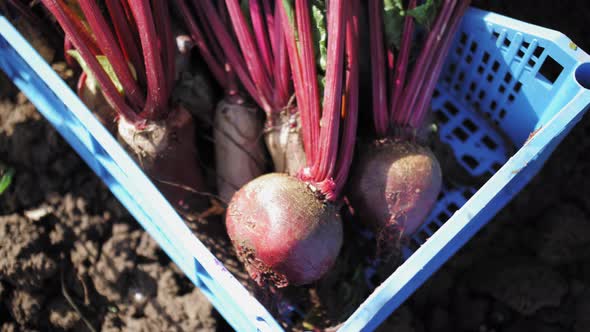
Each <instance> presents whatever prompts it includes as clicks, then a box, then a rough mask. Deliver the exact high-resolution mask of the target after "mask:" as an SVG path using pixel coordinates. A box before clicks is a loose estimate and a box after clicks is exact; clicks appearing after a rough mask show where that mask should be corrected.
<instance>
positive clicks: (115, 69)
mask: <svg viewBox="0 0 590 332" xmlns="http://www.w3.org/2000/svg"><path fill="white" fill-rule="evenodd" d="M76 3H77V6H74V5H73V4H71V2H69V1H68V2H66V1H62V0H43V4H44V5H45V6H46V8H47V9H48V10H49V11H50V12H51V14H52V15H54V16H55V18H56V19H57V21H58V23H59V24H60V26H61V27H62V28H63V30H64V31H65V34H66V38H68V39H69V40H70V41H71V43H72V45H73V47H74V48H75V50H76V54H77V55H78V56H79V58H80V59H81V60H80V63H81V65H82V67H83V68H86V70H87V72H86V75H87V76H86V79H90V78H91V79H92V80H96V82H97V83H98V85H99V86H100V90H101V91H102V94H103V95H104V98H105V99H106V101H107V102H108V104H109V107H111V108H112V109H113V110H114V111H115V112H116V116H114V117H112V118H110V119H104V122H107V123H108V122H116V125H117V128H116V131H117V134H118V137H119V139H120V141H121V142H122V143H123V144H124V145H125V147H126V148H127V149H128V150H129V151H130V152H131V153H132V155H133V156H134V157H135V158H136V160H137V161H138V163H139V164H140V166H141V167H142V168H143V170H144V171H146V173H147V174H148V175H149V176H150V177H152V178H153V179H154V180H155V183H156V185H157V186H158V187H159V189H160V190H161V191H162V193H163V194H164V195H165V196H166V197H167V198H168V199H169V200H170V201H171V203H173V204H174V205H175V206H176V207H178V208H183V209H186V208H189V207H191V208H195V207H196V208H201V206H200V205H201V204H205V201H204V197H202V196H198V195H197V196H198V197H197V196H195V195H194V193H195V192H202V191H203V188H204V183H203V179H202V175H201V172H200V169H199V164H198V154H197V150H196V147H195V132H194V131H195V130H194V123H193V119H192V117H191V116H190V114H189V113H188V112H187V111H186V110H185V109H183V108H182V107H179V106H178V105H173V104H172V103H171V102H170V95H171V92H172V88H173V86H174V73H175V72H174V60H175V59H174V54H175V45H174V38H173V35H172V30H171V29H170V15H169V11H168V7H167V6H166V4H165V2H163V1H151V2H150V1H131V0H129V1H125V0H106V1H105V4H106V11H107V12H108V14H109V15H108V16H105V15H103V12H102V11H101V7H100V6H99V4H98V2H97V1H94V0H80V1H77V2H76Z"/></svg>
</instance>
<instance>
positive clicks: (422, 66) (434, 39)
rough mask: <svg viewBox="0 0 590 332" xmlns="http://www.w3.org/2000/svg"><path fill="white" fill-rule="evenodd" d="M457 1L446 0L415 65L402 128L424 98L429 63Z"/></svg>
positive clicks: (403, 106)
mask: <svg viewBox="0 0 590 332" xmlns="http://www.w3.org/2000/svg"><path fill="white" fill-rule="evenodd" d="M456 2H457V0H445V2H444V4H443V5H442V9H441V10H440V13H439V15H438V17H437V19H436V22H435V24H434V27H433V28H432V31H430V33H429V34H428V37H427V39H426V43H425V45H424V47H423V48H422V51H421V52H420V56H419V57H418V60H417V61H416V64H415V65H414V70H413V72H412V75H411V78H410V83H409V84H408V87H407V89H406V93H405V96H404V101H403V103H402V107H401V109H402V110H408V111H407V113H405V114H404V115H405V116H404V118H403V119H402V121H401V122H400V125H401V126H402V127H406V126H407V125H408V123H409V122H410V119H411V117H412V116H413V115H414V114H415V111H414V107H416V101H417V100H418V98H419V97H420V96H424V94H423V92H422V90H421V87H422V86H423V83H424V81H425V79H426V78H425V76H426V75H427V74H430V73H428V72H427V69H428V63H429V62H430V61H432V59H433V57H434V55H436V52H435V50H436V48H437V47H438V45H439V44H440V41H441V37H442V36H441V34H442V33H443V32H444V31H445V30H444V29H445V27H446V23H447V22H448V20H449V18H450V16H451V14H452V9H453V7H454V6H455V3H456Z"/></svg>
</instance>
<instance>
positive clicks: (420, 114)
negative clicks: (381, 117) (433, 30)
mask: <svg viewBox="0 0 590 332" xmlns="http://www.w3.org/2000/svg"><path fill="white" fill-rule="evenodd" d="M469 3H470V1H469V0H460V3H459V4H458V5H457V9H456V10H455V11H454V13H453V16H452V18H451V19H450V21H449V22H448V23H447V27H448V30H447V32H446V33H444V34H443V41H442V43H441V45H440V47H439V49H438V50H436V55H435V57H434V59H435V61H433V62H432V63H431V64H430V67H429V70H428V72H429V73H432V75H431V76H430V77H429V78H428V80H427V81H426V82H425V83H423V86H424V88H423V89H422V91H423V92H424V98H422V99H421V100H419V103H418V105H417V106H416V115H415V116H414V117H413V118H412V119H411V121H410V125H411V126H412V127H414V128H419V127H420V126H421V125H422V123H423V122H424V117H425V115H426V110H427V109H428V106H429V104H430V101H431V99H432V93H433V92H434V88H435V87H436V83H437V82H438V78H439V76H440V72H441V69H442V66H443V64H444V60H445V58H446V56H447V54H448V52H449V48H450V47H451V42H452V41H453V37H454V35H455V32H456V31H457V29H458V27H459V23H460V22H461V18H462V17H463V14H464V13H465V11H466V10H467V8H468V7H469Z"/></svg>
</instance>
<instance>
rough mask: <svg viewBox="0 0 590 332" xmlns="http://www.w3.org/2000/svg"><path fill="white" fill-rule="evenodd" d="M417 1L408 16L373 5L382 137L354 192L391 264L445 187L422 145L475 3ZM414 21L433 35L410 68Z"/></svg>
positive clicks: (369, 152) (357, 173) (360, 166)
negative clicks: (453, 47) (457, 37)
mask: <svg viewBox="0 0 590 332" xmlns="http://www.w3.org/2000/svg"><path fill="white" fill-rule="evenodd" d="M416 2H417V1H416V0H410V1H409V3H408V7H407V8H406V9H405V10H404V9H403V8H401V7H399V8H398V7H395V8H389V7H388V5H387V3H386V4H385V5H384V3H383V1H382V0H369V3H368V15H369V22H370V23H369V32H370V46H371V47H370V48H371V72H372V88H373V90H372V97H373V105H372V106H373V123H374V129H375V132H376V134H377V137H378V139H377V140H376V141H375V142H373V143H371V144H367V145H365V146H363V147H362V148H361V149H360V150H361V153H360V156H359V157H358V161H357V164H356V165H355V167H354V170H353V172H352V175H351V180H350V187H349V191H348V192H349V196H350V199H351V203H352V205H353V207H354V208H355V210H356V212H357V213H358V215H359V217H360V219H361V220H363V221H365V222H366V223H367V224H369V225H370V226H371V227H373V229H374V230H375V232H376V234H377V249H378V252H377V254H378V257H379V258H382V259H384V260H386V261H390V259H392V258H394V257H399V253H400V251H399V249H400V246H401V244H402V241H403V240H404V239H407V237H408V236H410V235H411V234H413V233H414V232H415V231H416V230H417V229H418V228H419V227H420V226H421V225H422V223H423V222H424V221H425V219H426V217H427V216H428V214H429V213H430V210H431V209H432V207H433V206H434V204H435V203H436V198H437V196H438V194H439V192H440V189H441V182H442V175H441V168H440V165H439V162H438V160H437V159H436V157H435V156H434V154H433V153H432V151H430V149H428V148H427V147H426V145H425V143H426V142H424V139H425V138H427V136H428V135H427V134H428V131H427V130H425V128H426V127H427V125H428V123H426V121H427V119H428V110H429V104H430V100H431V98H432V93H433V92H434V87H435V85H436V82H437V80H438V76H439V75H440V71H441V68H442V64H443V61H444V58H445V56H446V54H447V52H448V49H449V47H450V42H451V41H452V37H453V35H454V32H455V31H456V30H457V28H458V23H459V22H460V19H461V17H462V15H463V13H464V11H465V10H466V8H467V6H468V5H469V1H468V0H460V1H456V0H443V1H440V2H437V1H427V2H424V3H423V4H421V5H420V6H417V5H416ZM439 4H440V6H439ZM437 12H438V13H437ZM404 16H405V17H404ZM416 23H417V24H419V25H423V26H425V27H426V28H427V29H428V30H429V31H428V33H427V35H426V37H425V40H424V44H423V47H422V48H421V49H420V52H419V54H418V55H417V57H416V60H415V62H414V63H410V62H411V61H410V60H411V58H412V57H411V56H410V55H411V52H412V43H413V41H414V39H415V38H416V36H414V34H415V33H414V30H415V25H416ZM409 69H411V70H409Z"/></svg>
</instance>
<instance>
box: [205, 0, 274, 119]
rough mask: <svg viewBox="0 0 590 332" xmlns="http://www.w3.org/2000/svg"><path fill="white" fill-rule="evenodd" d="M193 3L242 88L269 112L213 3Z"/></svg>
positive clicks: (266, 103) (267, 105)
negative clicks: (213, 32)
mask: <svg viewBox="0 0 590 332" xmlns="http://www.w3.org/2000/svg"><path fill="white" fill-rule="evenodd" d="M193 5H194V7H195V8H196V9H197V10H202V11H203V12H204V14H205V16H206V17H207V18H208V20H207V21H206V22H205V23H208V24H211V28H212V29H213V31H215V35H216V37H217V39H218V40H219V44H220V45H221V46H222V48H223V51H224V52H225V55H226V57H227V60H228V62H229V64H230V65H231V66H232V68H233V70H234V71H235V73H236V75H237V77H238V78H239V79H240V82H241V83H242V85H243V86H244V89H245V90H246V91H247V92H248V94H249V95H250V97H252V99H254V101H256V103H257V104H258V105H259V106H260V107H261V108H262V109H263V110H264V111H265V112H266V113H267V114H269V113H270V112H271V110H272V108H271V106H270V104H269V101H268V99H266V97H265V96H263V95H261V94H260V92H259V91H260V90H259V89H258V88H257V85H256V83H255V82H254V81H253V79H252V78H251V77H250V75H249V69H248V68H247V65H246V63H245V60H244V57H243V56H242V54H241V53H240V51H239V50H238V47H236V45H235V43H234V41H233V39H232V37H231V35H230V33H229V31H228V30H227V29H226V27H225V24H224V23H223V21H222V19H221V17H220V16H219V14H218V13H217V11H216V10H215V7H214V6H213V4H211V3H210V2H209V1H197V0H194V1H193Z"/></svg>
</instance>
